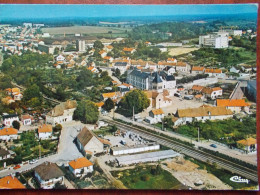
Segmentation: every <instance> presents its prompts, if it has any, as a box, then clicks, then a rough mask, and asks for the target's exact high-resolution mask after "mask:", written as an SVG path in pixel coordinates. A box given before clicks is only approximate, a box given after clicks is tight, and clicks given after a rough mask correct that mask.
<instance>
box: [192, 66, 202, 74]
mask: <svg viewBox="0 0 260 195" xmlns="http://www.w3.org/2000/svg"><path fill="white" fill-rule="evenodd" d="M204 71H205V68H204V67H203V66H193V67H192V69H191V73H192V74H203V73H204Z"/></svg>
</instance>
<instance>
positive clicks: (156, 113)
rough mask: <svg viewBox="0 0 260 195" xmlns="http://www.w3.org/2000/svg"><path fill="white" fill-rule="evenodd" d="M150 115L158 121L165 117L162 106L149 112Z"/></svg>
mask: <svg viewBox="0 0 260 195" xmlns="http://www.w3.org/2000/svg"><path fill="white" fill-rule="evenodd" d="M149 116H150V117H152V118H155V119H156V120H157V122H161V121H162V119H163V118H164V112H163V110H162V109H161V108H159V109H154V110H151V111H150V112H149Z"/></svg>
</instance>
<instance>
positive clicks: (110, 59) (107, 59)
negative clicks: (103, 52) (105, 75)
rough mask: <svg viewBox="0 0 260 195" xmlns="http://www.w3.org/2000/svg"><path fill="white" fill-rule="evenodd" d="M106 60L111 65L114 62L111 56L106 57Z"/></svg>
mask: <svg viewBox="0 0 260 195" xmlns="http://www.w3.org/2000/svg"><path fill="white" fill-rule="evenodd" d="M104 60H105V61H108V62H110V63H111V62H113V60H114V58H112V57H111V56H105V57H104Z"/></svg>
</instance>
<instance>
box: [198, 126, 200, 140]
mask: <svg viewBox="0 0 260 195" xmlns="http://www.w3.org/2000/svg"><path fill="white" fill-rule="evenodd" d="M198 142H200V128H199V127H198Z"/></svg>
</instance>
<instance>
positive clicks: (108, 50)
mask: <svg viewBox="0 0 260 195" xmlns="http://www.w3.org/2000/svg"><path fill="white" fill-rule="evenodd" d="M113 48H114V47H113V46H112V45H107V46H106V47H105V50H106V52H110V51H112V49H113Z"/></svg>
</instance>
